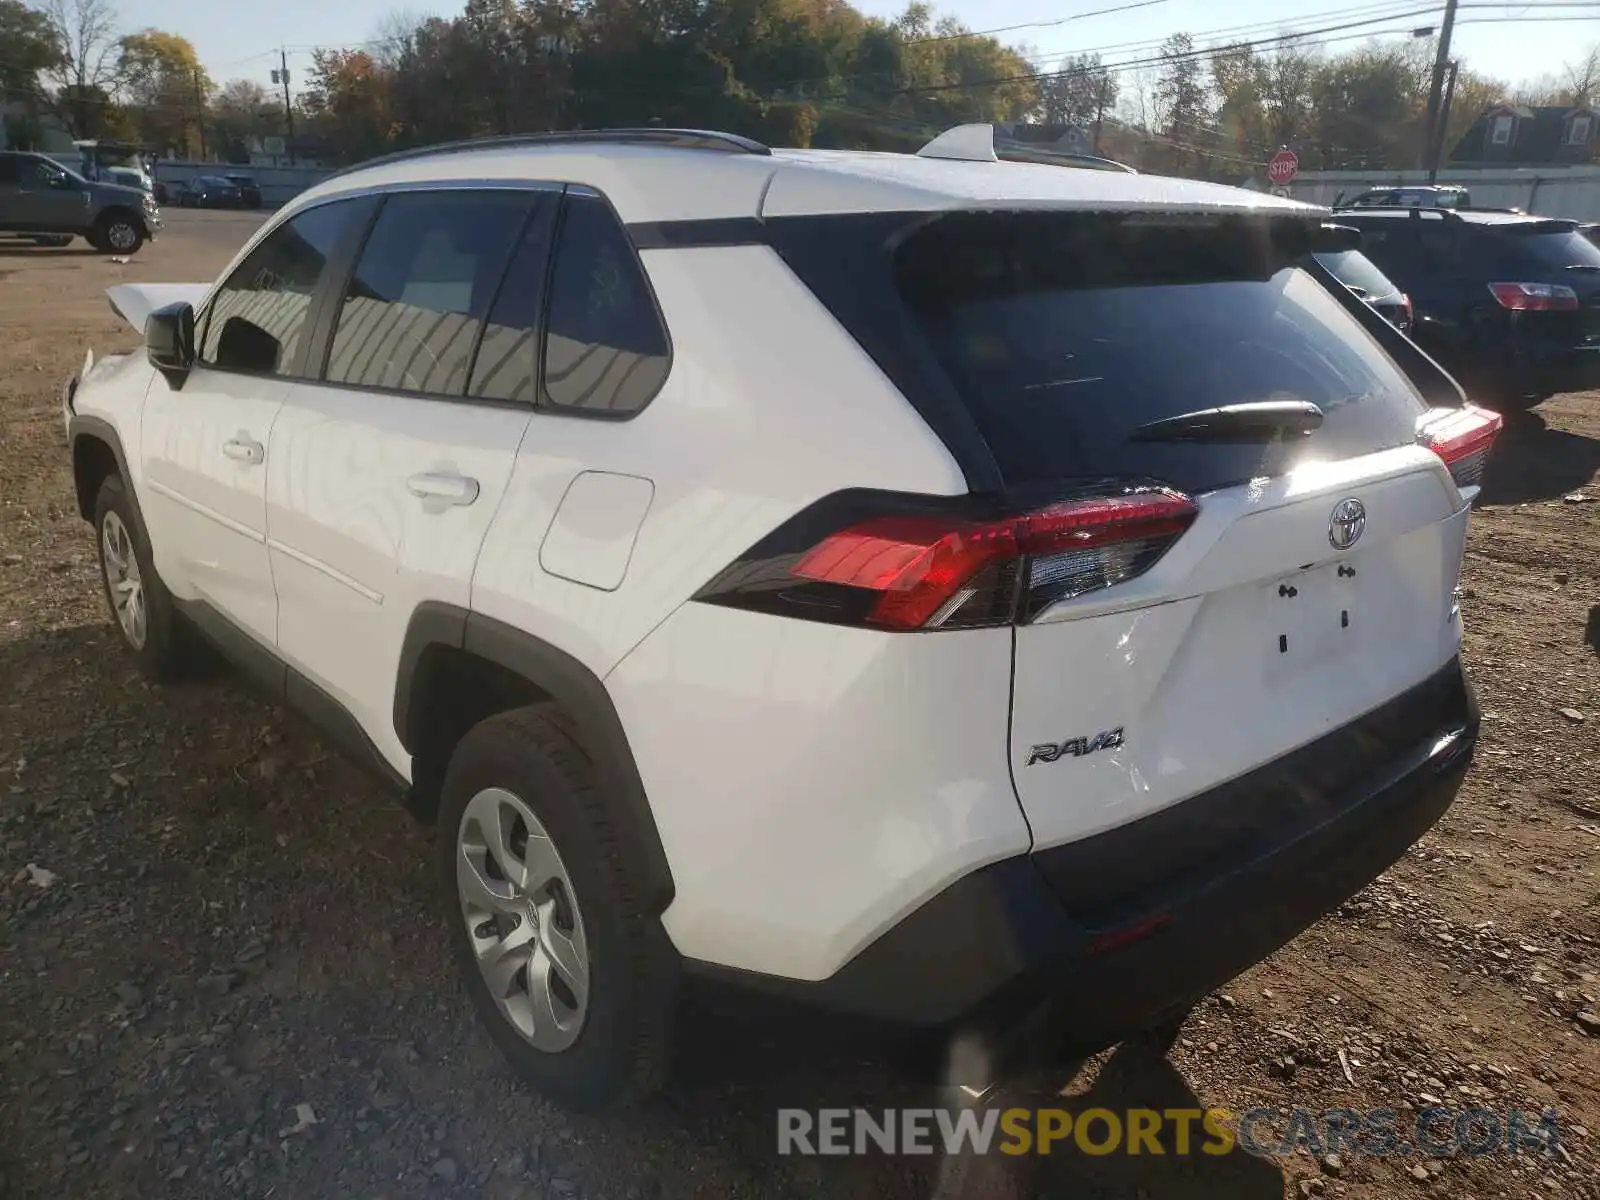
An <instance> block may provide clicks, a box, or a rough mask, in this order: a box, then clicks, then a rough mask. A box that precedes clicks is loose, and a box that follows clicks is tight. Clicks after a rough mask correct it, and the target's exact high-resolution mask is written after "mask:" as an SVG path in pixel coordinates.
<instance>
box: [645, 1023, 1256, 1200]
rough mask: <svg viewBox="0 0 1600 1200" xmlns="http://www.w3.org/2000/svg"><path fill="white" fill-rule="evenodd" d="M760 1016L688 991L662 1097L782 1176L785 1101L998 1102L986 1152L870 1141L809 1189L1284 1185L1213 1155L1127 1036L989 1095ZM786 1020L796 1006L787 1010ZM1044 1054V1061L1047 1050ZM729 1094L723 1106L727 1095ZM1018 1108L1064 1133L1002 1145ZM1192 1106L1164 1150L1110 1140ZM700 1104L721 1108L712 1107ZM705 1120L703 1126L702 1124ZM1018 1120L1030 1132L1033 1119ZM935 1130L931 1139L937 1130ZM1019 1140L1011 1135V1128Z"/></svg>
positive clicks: (984, 1192) (978, 1107) (962, 1191)
mask: <svg viewBox="0 0 1600 1200" xmlns="http://www.w3.org/2000/svg"><path fill="white" fill-rule="evenodd" d="M780 1011H781V1010H779V1009H777V1008H773V1009H771V1010H769V1011H768V1012H767V1013H766V1016H765V1017H763V1015H762V1013H763V1006H762V1005H761V1004H760V1002H757V1001H753V1000H749V999H744V1000H729V998H728V997H726V996H722V997H717V996H708V995H706V994H704V993H697V992H694V991H691V992H690V993H689V994H688V995H687V996H686V997H685V1005H684V1009H683V1013H682V1016H681V1018H680V1025H679V1031H678V1032H679V1042H678V1049H679V1052H678V1054H677V1056H676V1061H677V1064H678V1065H677V1067H676V1068H675V1072H674V1076H673V1079H672V1081H671V1082H670V1083H669V1084H668V1087H667V1089H666V1092H665V1093H664V1095H663V1096H662V1098H661V1100H660V1101H659V1104H660V1105H664V1106H667V1107H669V1108H670V1109H671V1110H672V1111H673V1112H674V1113H675V1114H676V1115H677V1116H678V1119H680V1120H682V1121H683V1122H684V1123H685V1124H686V1126H687V1129H686V1132H687V1133H689V1134H690V1136H696V1135H699V1136H701V1137H704V1136H707V1135H710V1134H711V1132H712V1131H713V1130H717V1129H720V1132H719V1133H717V1134H716V1135H715V1136H716V1140H717V1141H719V1142H723V1141H725V1139H727V1137H728V1130H729V1128H730V1126H731V1127H733V1128H735V1129H737V1130H738V1132H737V1134H735V1135H734V1136H735V1137H736V1138H737V1139H738V1140H740V1141H741V1142H742V1143H743V1144H744V1147H745V1151H744V1157H745V1159H746V1160H747V1161H760V1158H761V1156H763V1155H765V1156H766V1158H767V1159H768V1160H769V1161H770V1162H772V1163H774V1164H785V1166H786V1167H787V1169H781V1173H782V1174H790V1173H791V1172H792V1171H799V1170H801V1169H802V1168H801V1164H800V1163H799V1162H797V1161H796V1160H795V1159H793V1158H790V1159H785V1158H783V1157H780V1155H779V1150H778V1147H779V1127H780V1125H779V1122H780V1118H779V1112H780V1110H783V1109H791V1110H793V1109H799V1110H804V1111H806V1112H808V1113H810V1114H812V1115H813V1116H815V1115H816V1114H817V1113H818V1112H819V1111H820V1110H824V1109H857V1108H860V1109H865V1110H867V1111H868V1112H869V1113H871V1114H873V1117H874V1120H881V1118H882V1115H883V1111H884V1110H885V1109H899V1110H906V1109H912V1110H915V1109H941V1108H942V1109H945V1110H947V1111H948V1112H949V1113H950V1114H951V1116H950V1119H951V1120H954V1119H956V1118H957V1114H958V1113H959V1112H960V1110H962V1109H963V1108H971V1109H972V1110H973V1112H974V1115H975V1116H976V1117H977V1118H978V1120H980V1121H982V1120H984V1119H986V1114H987V1113H989V1112H993V1113H994V1114H995V1117H994V1118H993V1119H994V1121H995V1123H996V1129H997V1132H996V1134H995V1136H994V1140H993V1142H992V1143H991V1145H990V1148H989V1150H988V1152H987V1153H984V1154H974V1153H972V1152H971V1151H970V1148H969V1149H968V1150H967V1151H966V1152H964V1153H961V1154H958V1155H955V1156H951V1157H946V1156H945V1155H944V1154H942V1153H933V1154H921V1155H918V1154H911V1155H907V1154H900V1155H897V1156H891V1155H887V1154H884V1153H882V1152H879V1151H877V1150H875V1149H870V1148H869V1153H867V1154H864V1155H854V1154H852V1155H847V1156H842V1157H831V1156H830V1157H823V1156H817V1157H811V1158H809V1159H807V1160H806V1161H805V1163H804V1166H805V1168H809V1174H810V1175H811V1180H812V1184H811V1186H812V1192H813V1194H816V1195H840V1196H846V1195H848V1196H856V1195H876V1196H902V1195H903V1196H908V1197H930V1198H934V1200H957V1198H959V1200H969V1198H977V1197H982V1198H983V1200H991V1198H1002V1197H1004V1198H1011V1197H1017V1198H1025V1200H1034V1198H1036V1197H1069V1196H1070V1197H1078V1196H1096V1197H1108V1198H1109V1197H1129V1198H1132V1197H1140V1196H1144V1197H1148V1196H1159V1197H1162V1198H1163V1200H1165V1198H1167V1197H1179V1198H1185V1197H1196V1198H1198V1197H1205V1198H1211V1197H1224V1196H1226V1197H1230V1198H1238V1200H1256V1198H1258V1197H1260V1198H1264V1197H1272V1198H1273V1200H1277V1198H1278V1197H1281V1196H1282V1195H1283V1189H1284V1175H1283V1173H1282V1171H1281V1170H1280V1169H1279V1167H1278V1166H1277V1165H1276V1164H1275V1163H1274V1162H1272V1161H1270V1160H1268V1159H1264V1158H1259V1157H1255V1156H1252V1155H1250V1154H1247V1153H1245V1152H1244V1151H1243V1150H1240V1149H1238V1148H1233V1149H1231V1150H1230V1151H1229V1152H1226V1153H1218V1152H1217V1151H1218V1149H1219V1144H1218V1143H1216V1142H1214V1141H1213V1142H1212V1146H1213V1149H1212V1151H1211V1152H1207V1151H1206V1150H1205V1149H1204V1146H1205V1144H1206V1142H1207V1140H1208V1139H1207V1138H1206V1136H1205V1135H1204V1133H1203V1130H1202V1127H1201V1125H1200V1123H1199V1119H1198V1114H1199V1112H1200V1111H1201V1110H1203V1109H1204V1108H1205V1104H1204V1102H1202V1101H1201V1100H1200V1098H1199V1097H1197V1096H1196V1095H1195V1093H1194V1091H1193V1089H1192V1088H1191V1087H1190V1086H1189V1084H1188V1082H1187V1081H1186V1080H1185V1079H1184V1078H1183V1076H1182V1075H1181V1074H1180V1073H1179V1072H1178V1070H1177V1069H1176V1068H1175V1067H1174V1066H1173V1064H1172V1063H1171V1062H1170V1061H1168V1060H1167V1059H1166V1058H1164V1057H1161V1056H1160V1055H1159V1054H1157V1053H1155V1052H1153V1051H1151V1050H1149V1049H1146V1048H1144V1047H1143V1046H1141V1045H1139V1044H1136V1043H1131V1044H1128V1045H1125V1046H1122V1047H1119V1048H1118V1049H1117V1050H1115V1051H1114V1052H1112V1053H1111V1054H1110V1055H1109V1056H1105V1057H1103V1058H1096V1059H1095V1060H1093V1061H1091V1062H1089V1063H1085V1062H1083V1061H1082V1060H1069V1061H1062V1062H1060V1063H1059V1064H1058V1065H1055V1066H1040V1067H1037V1068H1033V1069H1030V1070H1029V1071H1028V1072H1027V1073H1026V1074H1025V1075H1024V1076H1022V1077H1020V1078H1015V1079H1011V1080H1009V1081H1007V1082H1005V1083H1003V1084H1001V1085H1000V1086H998V1087H996V1088H995V1089H994V1090H993V1091H992V1092H990V1093H989V1094H988V1095H986V1096H984V1097H983V1099H982V1101H981V1103H977V1104H974V1103H973V1102H972V1101H970V1100H968V1099H966V1098H965V1097H964V1096H963V1095H962V1092H961V1090H960V1089H959V1088H955V1087H950V1086H944V1085H941V1084H939V1083H938V1082H936V1081H934V1080H932V1079H928V1078H926V1077H925V1075H924V1074H923V1073H922V1072H920V1071H915V1070H911V1069H908V1068H907V1067H906V1064H905V1063H904V1062H902V1061H900V1060H899V1058H898V1056H895V1055H885V1054H882V1053H874V1052H873V1051H872V1050H870V1049H867V1048H865V1046H864V1045H863V1044H861V1043H859V1042H857V1043H854V1044H855V1046H856V1049H855V1051H854V1052H852V1051H851V1049H850V1045H851V1044H852V1043H849V1042H841V1040H840V1039H838V1038H836V1037H834V1036H832V1033H831V1031H830V1026H829V1024H828V1023H827V1022H826V1021H824V1020H818V1019H813V1020H809V1021H808V1020H807V1019H806V1018H805V1017H803V1016H800V1017H798V1019H779V1020H773V1019H771V1018H773V1017H774V1016H776V1015H777V1014H778V1013H779V1012H780ZM788 1015H789V1016H791V1017H794V1016H796V1014H793V1013H790V1014H788ZM1041 1057H1044V1058H1048V1057H1049V1056H1048V1055H1042V1056H1041ZM731 1097H736V1099H733V1100H732V1102H731V1103H730V1098H731ZM1016 1109H1023V1110H1028V1111H1030V1112H1038V1111H1039V1110H1043V1109H1051V1110H1061V1111H1063V1112H1064V1113H1066V1114H1070V1124H1067V1126H1066V1128H1067V1130H1068V1134H1067V1136H1066V1137H1064V1138H1063V1139H1062V1140H1061V1141H1059V1142H1057V1143H1055V1144H1054V1145H1052V1146H1051V1147H1050V1150H1049V1152H1048V1153H1039V1152H1038V1148H1037V1145H1035V1146H1033V1147H1032V1148H1030V1149H1029V1150H1028V1152H1025V1153H1006V1152H1003V1151H1002V1149H1001V1146H1002V1145H1003V1144H1006V1143H1007V1142H1008V1138H1007V1137H1006V1135H1005V1134H1004V1133H1003V1132H1001V1131H1000V1130H1001V1128H1002V1127H1001V1126H1000V1125H999V1121H1000V1119H1001V1118H1002V1117H1003V1116H1005V1114H1007V1113H1008V1112H1011V1111H1012V1110H1016ZM1136 1109H1143V1110H1152V1111H1153V1112H1155V1113H1167V1112H1170V1111H1172V1110H1187V1111H1191V1112H1193V1113H1195V1114H1196V1115H1195V1118H1194V1121H1193V1124H1192V1126H1191V1134H1190V1137H1189V1138H1188V1139H1187V1143H1186V1144H1185V1145H1182V1146H1180V1144H1179V1140H1178V1135H1177V1132H1176V1125H1175V1124H1174V1123H1173V1122H1171V1121H1163V1123H1162V1128H1161V1133H1160V1136H1159V1145H1160V1147H1161V1152H1160V1153H1159V1154H1156V1153H1152V1152H1151V1151H1150V1150H1149V1148H1148V1145H1147V1146H1145V1147H1144V1148H1143V1149H1142V1152H1140V1153H1134V1154H1130V1153H1126V1152H1124V1145H1125V1143H1124V1144H1119V1145H1118V1146H1116V1148H1115V1149H1109V1150H1108V1149H1107V1148H1106V1145H1107V1143H1106V1139H1107V1137H1108V1130H1109V1126H1108V1125H1107V1123H1106V1118H1105V1116H1104V1114H1106V1113H1109V1114H1112V1115H1113V1116H1114V1118H1115V1119H1116V1120H1117V1121H1118V1122H1120V1123H1122V1125H1123V1127H1124V1128H1125V1124H1126V1121H1127V1116H1128V1113H1129V1112H1130V1110H1136ZM1094 1110H1100V1114H1099V1115H1097V1116H1096V1117H1095V1118H1093V1119H1092V1120H1091V1121H1090V1123H1089V1125H1088V1126H1087V1130H1088V1135H1087V1136H1088V1145H1089V1148H1090V1150H1091V1151H1093V1152H1085V1151H1084V1150H1083V1149H1082V1148H1080V1147H1079V1146H1078V1145H1077V1144H1076V1143H1075V1140H1074V1136H1073V1134H1072V1133H1071V1130H1073V1129H1074V1128H1075V1127H1076V1125H1077V1123H1078V1121H1079V1119H1080V1118H1081V1117H1082V1116H1083V1115H1084V1114H1086V1113H1089V1112H1092V1111H1094ZM708 1114H718V1115H717V1116H715V1117H712V1116H709V1115H708ZM701 1122H704V1129H698V1128H696V1126H697V1125H699V1124H700V1123H701ZM1023 1125H1024V1126H1025V1127H1028V1128H1031V1129H1035V1130H1036V1129H1037V1128H1038V1124H1037V1118H1024V1119H1023ZM935 1140H937V1137H936V1138H935ZM1009 1142H1010V1144H1011V1145H1012V1147H1013V1149H1015V1147H1016V1146H1017V1142H1016V1140H1015V1139H1009Z"/></svg>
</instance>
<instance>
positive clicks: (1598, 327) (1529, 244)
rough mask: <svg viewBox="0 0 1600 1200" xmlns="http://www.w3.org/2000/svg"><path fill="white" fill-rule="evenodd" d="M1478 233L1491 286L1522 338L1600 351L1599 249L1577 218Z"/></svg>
mask: <svg viewBox="0 0 1600 1200" xmlns="http://www.w3.org/2000/svg"><path fill="white" fill-rule="evenodd" d="M1479 236H1480V237H1481V238H1483V239H1484V242H1485V243H1486V247H1485V248H1486V250H1487V254H1488V260H1489V262H1490V263H1491V264H1492V267H1491V269H1492V271H1493V273H1494V275H1495V277H1496V278H1495V279H1494V281H1492V282H1491V283H1490V285H1489V289H1490V291H1491V293H1493V295H1494V298H1495V300H1496V301H1497V302H1498V303H1499V305H1500V307H1501V308H1503V309H1505V310H1507V312H1508V313H1509V317H1508V319H1509V320H1510V321H1511V323H1512V328H1513V329H1514V330H1515V331H1516V333H1517V335H1518V337H1519V339H1520V340H1522V341H1523V342H1525V343H1529V344H1543V345H1544V346H1545V347H1547V348H1555V349H1566V348H1580V349H1581V348H1589V347H1593V348H1596V349H1600V247H1597V246H1596V245H1595V244H1594V243H1593V242H1591V241H1590V240H1589V239H1588V238H1586V237H1584V236H1583V235H1582V234H1581V233H1579V232H1578V230H1577V225H1576V223H1575V222H1572V221H1514V222H1507V223H1505V224H1496V225H1490V226H1485V227H1482V228H1481V231H1480V233H1479Z"/></svg>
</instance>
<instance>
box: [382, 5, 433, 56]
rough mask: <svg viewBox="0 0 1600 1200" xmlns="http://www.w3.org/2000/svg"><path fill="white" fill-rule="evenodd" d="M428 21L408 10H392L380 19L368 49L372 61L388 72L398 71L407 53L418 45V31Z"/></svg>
mask: <svg viewBox="0 0 1600 1200" xmlns="http://www.w3.org/2000/svg"><path fill="white" fill-rule="evenodd" d="M426 19H427V18H425V17H422V16H419V15H417V13H415V12H413V11H412V10H411V9H408V8H396V9H391V10H390V11H389V12H387V13H385V14H384V15H383V16H381V17H379V18H378V23H377V25H375V26H374V27H373V30H372V37H371V39H370V42H369V44H368V47H367V48H368V49H369V50H370V52H371V54H372V60H373V61H374V62H376V63H377V64H378V65H379V66H381V67H383V68H384V69H386V70H390V71H393V70H396V69H397V68H398V67H399V65H400V61H401V59H402V58H403V57H404V56H405V53H406V51H407V50H409V49H411V48H412V47H413V46H414V45H415V44H416V35H417V29H418V28H419V27H420V26H421V25H422V24H423V22H424V21H425V20H426Z"/></svg>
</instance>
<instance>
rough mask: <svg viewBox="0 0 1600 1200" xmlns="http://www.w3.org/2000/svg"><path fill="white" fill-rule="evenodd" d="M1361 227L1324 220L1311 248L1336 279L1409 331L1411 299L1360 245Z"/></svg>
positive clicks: (1405, 330) (1400, 327) (1386, 317)
mask: <svg viewBox="0 0 1600 1200" xmlns="http://www.w3.org/2000/svg"><path fill="white" fill-rule="evenodd" d="M1360 245H1361V231H1360V230H1359V229H1357V228H1355V227H1354V226H1352V225H1334V224H1324V225H1323V227H1322V232H1321V234H1320V235H1319V236H1318V239H1317V248H1316V249H1315V250H1314V251H1313V252H1312V253H1313V256H1314V257H1315V258H1316V260H1317V261H1318V262H1319V263H1321V264H1322V265H1323V266H1324V267H1326V268H1327V269H1328V270H1329V271H1331V272H1332V273H1333V275H1334V277H1335V278H1336V279H1338V281H1339V282H1340V283H1342V284H1344V285H1345V287H1347V288H1349V289H1350V290H1351V291H1352V292H1354V293H1355V294H1356V295H1357V296H1360V297H1361V299H1363V300H1365V301H1366V302H1367V303H1368V304H1370V305H1371V306H1372V307H1373V308H1374V309H1375V310H1376V311H1377V312H1378V313H1379V314H1381V315H1382V316H1383V317H1384V318H1385V319H1386V320H1387V321H1388V322H1389V323H1390V324H1391V325H1393V326H1394V327H1395V328H1396V329H1398V330H1399V331H1400V332H1401V333H1410V332H1411V299H1410V297H1409V296H1407V295H1406V294H1405V293H1404V292H1402V291H1401V290H1400V289H1399V288H1398V287H1396V286H1395V285H1394V284H1393V283H1392V282H1391V281H1390V279H1389V277H1388V276H1387V275H1385V274H1384V273H1383V272H1382V271H1380V270H1378V268H1377V267H1376V266H1375V265H1374V264H1373V262H1372V260H1371V259H1370V258H1368V257H1367V256H1366V255H1365V254H1363V253H1361V250H1360V249H1359V247H1360Z"/></svg>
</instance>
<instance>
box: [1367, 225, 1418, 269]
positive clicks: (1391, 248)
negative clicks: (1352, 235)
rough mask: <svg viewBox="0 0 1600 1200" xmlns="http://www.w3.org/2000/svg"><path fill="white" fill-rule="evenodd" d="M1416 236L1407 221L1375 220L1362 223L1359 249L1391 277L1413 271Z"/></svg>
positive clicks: (1415, 255) (1415, 258)
mask: <svg viewBox="0 0 1600 1200" xmlns="http://www.w3.org/2000/svg"><path fill="white" fill-rule="evenodd" d="M1416 240H1417V239H1416V233H1415V231H1414V230H1413V229H1412V228H1411V223H1410V222H1409V221H1391V220H1376V221H1368V222H1364V223H1363V224H1362V226H1361V251H1362V253H1363V254H1365V255H1366V256H1367V257H1368V258H1370V259H1371V260H1372V261H1373V262H1375V263H1377V265H1378V269H1379V270H1380V271H1382V272H1383V273H1384V274H1385V275H1387V276H1389V277H1390V278H1391V279H1393V278H1397V277H1398V276H1400V275H1414V274H1415V273H1416V268H1417V249H1416Z"/></svg>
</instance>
